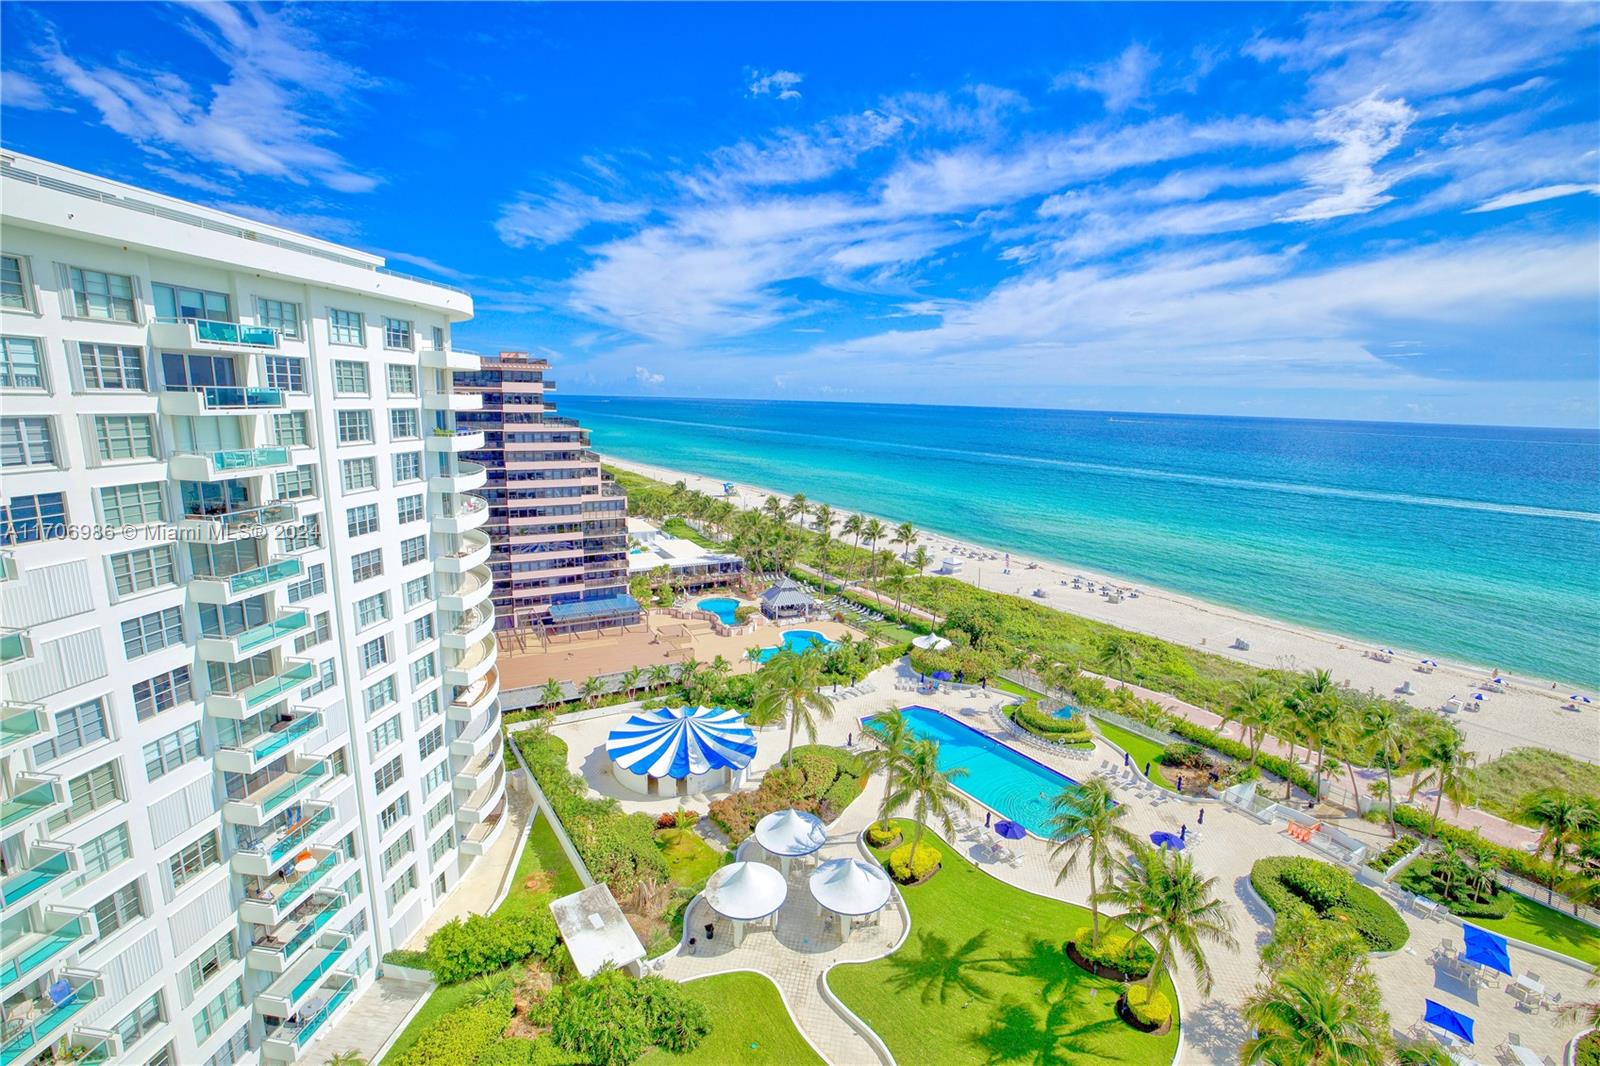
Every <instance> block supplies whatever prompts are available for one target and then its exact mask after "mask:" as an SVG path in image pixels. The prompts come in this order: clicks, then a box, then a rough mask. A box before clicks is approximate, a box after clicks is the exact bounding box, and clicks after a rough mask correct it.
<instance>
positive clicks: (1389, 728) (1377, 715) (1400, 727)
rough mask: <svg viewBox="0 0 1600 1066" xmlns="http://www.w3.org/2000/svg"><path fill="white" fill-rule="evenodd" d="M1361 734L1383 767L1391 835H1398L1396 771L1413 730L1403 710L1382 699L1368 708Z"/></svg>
mask: <svg viewBox="0 0 1600 1066" xmlns="http://www.w3.org/2000/svg"><path fill="white" fill-rule="evenodd" d="M1361 735H1362V738H1363V739H1364V741H1365V742H1366V745H1367V750H1368V751H1370V752H1372V758H1373V760H1374V761H1375V762H1377V764H1378V765H1379V766H1381V767H1383V790H1384V795H1385V796H1386V797H1387V798H1388V807H1389V835H1390V836H1391V837H1398V836H1399V835H1400V831H1399V830H1398V829H1396V828H1395V824H1394V772H1395V770H1397V769H1399V767H1400V763H1401V759H1402V757H1403V756H1404V754H1405V745H1406V741H1407V740H1408V739H1409V737H1410V731H1409V730H1408V729H1407V727H1406V721H1405V718H1404V717H1402V716H1401V714H1400V711H1399V709H1398V708H1396V707H1395V706H1394V704H1392V703H1389V702H1387V701H1380V702H1377V703H1374V704H1372V705H1371V706H1370V707H1368V708H1367V711H1366V714H1365V715H1363V716H1362V720H1361Z"/></svg>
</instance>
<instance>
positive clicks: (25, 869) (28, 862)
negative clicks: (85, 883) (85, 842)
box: [0, 840, 78, 910]
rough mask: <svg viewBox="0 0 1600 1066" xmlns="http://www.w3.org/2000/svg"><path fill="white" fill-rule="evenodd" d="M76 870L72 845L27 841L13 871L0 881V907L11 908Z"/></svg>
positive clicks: (76, 859)
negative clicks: (19, 862) (20, 859)
mask: <svg viewBox="0 0 1600 1066" xmlns="http://www.w3.org/2000/svg"><path fill="white" fill-rule="evenodd" d="M77 869H78V853H77V851H76V850H74V849H73V847H72V845H70V844H53V843H51V842H50V841H48V840H41V841H40V842H39V843H37V844H29V845H28V847H27V851H26V853H25V854H24V855H23V857H22V862H21V864H20V868H19V869H18V870H17V872H15V873H13V874H11V875H10V876H9V877H7V878H5V879H4V880H0V907H5V908H6V909H7V910H13V909H15V908H17V907H19V906H21V905H22V904H23V903H24V902H26V901H27V900H28V899H29V898H30V897H32V896H34V895H36V894H37V893H38V892H39V891H40V890H42V889H45V888H48V887H50V886H51V885H53V884H56V883H57V882H59V881H61V879H62V878H64V877H66V876H67V875H68V874H71V873H74V872H76V871H77Z"/></svg>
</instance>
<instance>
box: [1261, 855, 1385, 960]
mask: <svg viewBox="0 0 1600 1066" xmlns="http://www.w3.org/2000/svg"><path fill="white" fill-rule="evenodd" d="M1250 884H1251V886H1252V887H1253V888H1254V889H1255V890H1256V894H1257V895H1258V896H1260V897H1261V899H1262V900H1263V901H1264V902H1265V903H1266V905H1267V906H1268V907H1271V908H1272V910H1273V912H1274V913H1282V912H1283V911H1285V910H1287V909H1289V908H1290V907H1293V906H1296V905H1305V906H1308V907H1310V908H1311V909H1312V911H1313V912H1315V913H1316V915H1317V916H1318V917H1319V918H1323V919H1327V920H1330V921H1341V922H1346V923H1348V924H1349V925H1350V926H1351V927H1352V928H1353V929H1355V931H1356V932H1358V933H1360V934H1361V938H1362V939H1363V940H1365V941H1366V942H1367V943H1368V944H1369V945H1370V946H1371V948H1372V950H1373V951H1398V950H1400V948H1402V947H1404V946H1405V942H1406V939H1407V938H1408V937H1409V936H1410V935H1411V930H1410V927H1409V926H1407V925H1406V922H1405V919H1404V918H1402V917H1400V915H1399V913H1398V912H1397V911H1396V910H1395V909H1394V908H1393V907H1391V906H1389V904H1388V903H1386V902H1384V899H1383V897H1382V896H1380V895H1378V894H1377V893H1376V892H1374V891H1372V889H1370V888H1368V887H1366V886H1365V885H1362V884H1358V883H1357V882H1356V879H1355V878H1354V877H1352V876H1350V874H1349V873H1348V872H1347V871H1345V870H1343V869H1340V868H1339V867H1337V866H1334V865H1333V864H1331V863H1326V862H1319V861H1318V860H1316V859H1309V858H1306V857H1305V856H1302V855H1273V856H1270V857H1268V858H1265V859H1260V860H1258V861H1257V862H1256V864H1255V865H1254V866H1252V867H1251V868H1250Z"/></svg>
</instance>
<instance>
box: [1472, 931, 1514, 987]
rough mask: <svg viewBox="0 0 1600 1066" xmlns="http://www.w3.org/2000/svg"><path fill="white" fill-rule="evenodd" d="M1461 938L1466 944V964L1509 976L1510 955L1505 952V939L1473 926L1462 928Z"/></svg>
mask: <svg viewBox="0 0 1600 1066" xmlns="http://www.w3.org/2000/svg"><path fill="white" fill-rule="evenodd" d="M1462 938H1463V939H1464V940H1465V941H1466V944H1467V951H1466V956H1467V961H1468V962H1475V963H1477V964H1478V965H1479V966H1487V967H1488V968H1489V969H1491V970H1499V971H1500V972H1501V973H1503V974H1505V975H1506V976H1507V977H1510V976H1511V954H1510V952H1509V951H1508V950H1507V945H1506V938H1505V937H1503V936H1501V935H1499V934H1498V933H1491V932H1489V930H1487V929H1479V928H1478V927H1477V926H1475V925H1468V926H1464V927H1463V928H1462Z"/></svg>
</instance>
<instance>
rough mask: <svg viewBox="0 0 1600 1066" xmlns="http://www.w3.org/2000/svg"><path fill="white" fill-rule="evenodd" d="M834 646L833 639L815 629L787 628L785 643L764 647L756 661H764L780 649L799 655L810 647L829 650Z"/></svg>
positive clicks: (784, 636) (784, 635) (784, 634)
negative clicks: (773, 646)
mask: <svg viewBox="0 0 1600 1066" xmlns="http://www.w3.org/2000/svg"><path fill="white" fill-rule="evenodd" d="M832 647H833V641H831V640H829V639H828V638H827V637H825V636H823V635H822V634H821V633H818V632H817V631H816V630H815V629H786V630H784V633H783V644H782V645H781V646H779V647H776V648H762V649H761V654H760V655H758V656H756V661H757V662H762V663H764V662H766V661H767V660H768V659H771V658H772V657H773V656H775V655H777V654H778V653H779V652H780V651H792V652H794V653H795V654H796V655H799V654H800V653H801V652H803V651H806V650H807V649H809V648H821V649H822V650H823V651H827V650H828V649H829V648H832Z"/></svg>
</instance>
